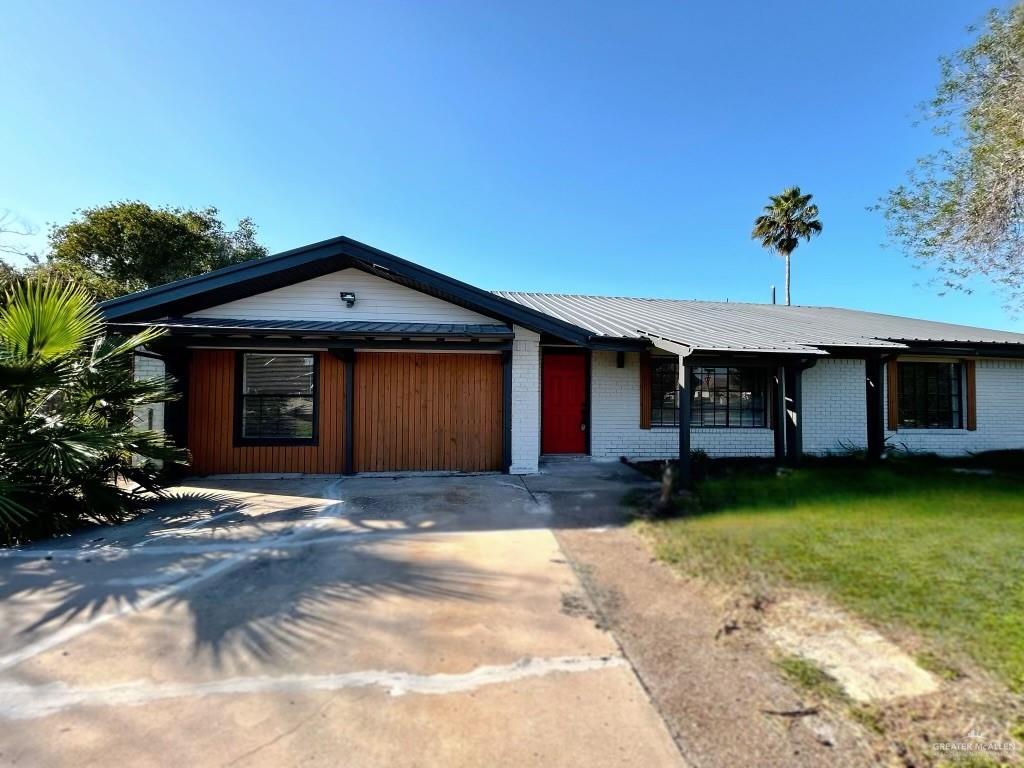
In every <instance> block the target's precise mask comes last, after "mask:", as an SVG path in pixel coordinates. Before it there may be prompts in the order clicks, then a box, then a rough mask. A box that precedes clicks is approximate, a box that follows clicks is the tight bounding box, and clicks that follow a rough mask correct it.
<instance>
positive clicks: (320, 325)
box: [113, 317, 513, 338]
mask: <svg viewBox="0 0 1024 768" xmlns="http://www.w3.org/2000/svg"><path fill="white" fill-rule="evenodd" d="M113 325H118V326H139V327H145V326H155V327H157V328H168V329H170V330H172V331H173V330H187V331H190V332H192V333H204V332H206V333H210V332H216V333H221V334H223V333H239V334H241V333H251V332H253V331H257V332H259V333H261V334H266V333H274V332H280V333H312V334H318V335H319V334H325V335H326V334H338V335H360V336H362V335H366V336H429V337H434V336H447V337H451V336H460V337H465V336H469V337H478V336H489V337H494V336H498V337H501V338H511V337H512V336H513V333H512V329H511V328H510V327H509V326H507V325H502V324H500V323H499V324H495V325H489V324H486V325H484V324H474V323H395V322H371V321H363V320H346V321H340V322H322V321H317V320H232V319H227V318H220V317H170V318H164V319H162V320H154V321H152V322H142V321H135V322H120V323H118V322H117V321H115V322H114V323H113Z"/></svg>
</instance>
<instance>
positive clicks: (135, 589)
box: [0, 463, 682, 768]
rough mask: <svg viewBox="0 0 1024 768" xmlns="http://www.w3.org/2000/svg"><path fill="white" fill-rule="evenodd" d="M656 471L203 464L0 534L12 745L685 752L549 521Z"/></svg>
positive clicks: (243, 761)
mask: <svg viewBox="0 0 1024 768" xmlns="http://www.w3.org/2000/svg"><path fill="white" fill-rule="evenodd" d="M642 482H644V481H643V480H642V479H641V478H640V477H639V476H638V475H635V474H634V473H632V471H631V470H629V469H626V468H623V467H620V466H618V465H591V464H579V463H567V464H556V465H552V466H551V467H550V468H549V471H548V472H547V473H546V474H544V475H540V476H533V477H528V478H525V479H524V478H514V477H508V476H501V475H486V476H474V477H429V478H426V477H406V478H381V477H372V478H371V477H366V478H351V479H343V480H338V479H299V480H252V479H250V480H220V481H216V482H214V481H204V482H195V483H190V484H189V485H187V486H184V487H181V488H178V489H175V491H174V493H175V496H176V498H175V499H174V500H173V501H170V502H166V503H163V504H161V505H160V506H159V507H158V508H157V509H156V510H155V511H154V512H153V513H152V514H150V515H147V516H146V517H145V518H142V519H140V520H138V521H136V522H134V523H131V524H128V525H124V526H120V527H117V528H109V529H104V530H102V531H100V532H92V533H90V534H89V535H88V536H83V537H78V538H75V539H62V540H60V541H58V542H51V546H49V547H48V546H47V545H46V544H43V545H36V546H33V547H31V548H28V549H23V550H14V551H5V552H0V626H3V627H4V629H5V631H4V632H3V633H2V635H0V764H3V765H8V764H17V765H28V766H44V765H45V766H62V765H67V766H72V765H73V766H87V765H93V764H97V765H100V764H102V765H131V766H149V765H152V766H165V765H176V766H228V765H236V766H257V765H259V766H275V767H276V766H284V765H299V764H301V765H323V766H332V767H333V766H342V765H344V766H351V767H353V768H355V767H356V766H435V765H436V766H483V765H487V766H497V765H508V766H523V765H544V766H578V765H590V766H611V765H615V766H634V765H642V766H645V767H647V768H657V767H658V766H678V765H681V764H682V761H681V758H680V756H679V753H678V751H677V749H676V747H675V744H674V743H673V741H672V739H671V737H670V736H669V733H668V731H667V729H666V728H665V725H664V723H663V722H662V719H661V718H660V716H659V715H658V713H657V712H656V711H655V709H654V707H653V705H652V704H651V703H650V701H649V699H648V697H647V695H646V694H645V692H644V690H643V689H642V688H641V686H640V684H639V683H638V681H637V678H636V676H635V674H634V671H633V669H632V668H631V666H630V665H629V663H628V662H627V661H626V660H625V659H624V658H623V657H622V656H621V653H620V650H619V648H618V646H617V645H616V643H615V641H614V639H613V637H612V636H611V635H610V634H608V633H607V632H606V631H604V630H603V629H600V628H598V626H596V622H595V617H594V616H593V614H592V612H591V611H592V608H591V606H590V605H589V602H588V600H587V598H586V597H585V595H584V593H583V591H582V589H581V587H580V584H579V582H578V580H577V578H576V576H575V574H574V573H573V571H572V569H571V568H570V567H569V565H568V564H567V563H566V560H565V558H564V557H563V556H562V553H561V551H560V549H559V546H558V543H557V541H556V540H555V537H554V536H553V534H552V532H551V526H552V525H559V526H579V527H592V526H595V525H603V524H608V523H613V522H614V521H616V520H617V519H618V516H619V514H620V510H619V507H618V501H619V499H620V498H621V497H622V495H623V494H624V493H625V492H626V490H627V489H628V488H629V487H630V485H632V484H638V483H642Z"/></svg>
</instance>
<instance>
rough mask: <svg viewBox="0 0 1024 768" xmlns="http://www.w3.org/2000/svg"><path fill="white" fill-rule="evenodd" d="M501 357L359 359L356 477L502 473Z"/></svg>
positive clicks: (389, 355)
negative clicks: (392, 473) (425, 472)
mask: <svg viewBox="0 0 1024 768" xmlns="http://www.w3.org/2000/svg"><path fill="white" fill-rule="evenodd" d="M501 408H502V361H501V356H500V355H486V354H475V355H474V354H425V353H405V352H360V353H358V355H357V358H356V368H355V434H354V440H353V442H354V446H353V458H354V464H355V470H356V471H357V472H388V471H401V470H455V471H463V472H479V471H486V470H500V469H501V446H502V427H503V425H502V410H501Z"/></svg>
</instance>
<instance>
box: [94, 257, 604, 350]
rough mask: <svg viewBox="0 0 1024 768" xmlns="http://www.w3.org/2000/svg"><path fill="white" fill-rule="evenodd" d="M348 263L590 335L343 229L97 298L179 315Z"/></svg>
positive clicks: (485, 309) (519, 319) (512, 317)
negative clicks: (312, 240)
mask: <svg viewBox="0 0 1024 768" xmlns="http://www.w3.org/2000/svg"><path fill="white" fill-rule="evenodd" d="M348 267H355V268H356V269H361V270H363V271H365V272H369V273H370V274H373V275H376V276H378V277H381V278H384V279H385V280H390V281H392V282H395V283H398V284H399V285H404V286H406V287H408V288H412V289H414V290H417V291H420V292H422V293H426V294H429V295H431V296H435V297H437V298H439V299H442V300H444V301H447V302H450V303H452V304H456V305H458V306H460V307H466V308H467V309H471V310H473V311H474V312H479V313H480V314H482V315H486V316H487V317H492V318H494V319H495V320H496V321H498V322H506V323H515V324H517V325H521V326H523V327H525V328H529V329H530V330H532V331H536V332H538V333H546V334H550V335H552V336H555V337H557V338H560V339H564V340H565V341H568V342H571V343H573V344H582V345H586V344H587V343H588V342H589V341H590V339H589V336H588V334H587V332H586V331H585V330H584V329H583V328H577V327H576V326H574V325H571V324H569V323H566V322H563V321H561V320H558V319H556V318H554V317H552V316H551V315H547V314H544V313H541V312H536V311H534V310H532V309H530V308H529V307H527V306H526V305H524V304H520V303H518V302H514V301H507V300H506V299H503V298H501V297H500V296H498V295H496V294H494V293H492V292H490V291H485V290H483V289H482V288H477V287H476V286H474V285H469V284H468V283H464V282H462V281H461V280H456V279H455V278H452V277H449V276H448V275H443V274H441V273H440V272H436V271H434V270H432V269H428V268H426V267H423V266H420V265H419V264H415V263H413V262H411V261H407V260H406V259H402V258H399V257H398V256H395V255H393V254H390V253H387V252H385V251H382V250H380V249H378V248H372V247H370V246H369V245H366V244H364V243H360V242H358V241H356V240H352V239H351V238H348V237H335V238H331V239H330V240H324V241H322V242H319V243H312V244H311V245H305V246H303V247H301V248H294V249H292V250H290V251H285V252H283V253H278V254H274V255H273V256H266V257H264V258H262V259H252V260H250V261H246V262H242V263H240V264H232V265H231V266H228V267H223V268H221V269H215V270H213V271H212V272H206V273H205V274H202V275H196V276H195V277H187V278H184V279H182V280H175V281H174V282H171V283H165V284H164V285H158V286H155V287H153V288H149V289H147V290H144V291H138V292H136V293H130V294H128V295H127V296H120V297H118V298H116V299H110V300H109V301H104V302H102V303H101V304H100V310H101V312H102V313H103V316H104V318H105V319H106V320H107V321H108V322H111V323H116V322H118V321H121V322H135V321H151V322H152V321H156V320H158V319H159V318H163V317H181V316H184V315H189V314H192V313H194V312H196V311H197V310H200V309H203V308H206V307H212V306H216V305H218V304H224V303H226V302H229V301H235V300H236V299H241V298H245V297H246V296H253V295H255V294H258V293H263V292H265V291H270V290H273V289H275V288H281V287H283V286H286V285H293V284H295V283H299V282H302V281H303V280H309V279H311V278H314V277H319V276H320V275H325V274H329V273H331V272H336V271H338V270H340V269H346V268H348Z"/></svg>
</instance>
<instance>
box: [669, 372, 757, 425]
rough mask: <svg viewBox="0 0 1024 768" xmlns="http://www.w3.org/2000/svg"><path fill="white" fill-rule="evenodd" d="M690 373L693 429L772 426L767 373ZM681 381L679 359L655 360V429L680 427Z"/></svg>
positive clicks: (691, 423)
mask: <svg viewBox="0 0 1024 768" xmlns="http://www.w3.org/2000/svg"><path fill="white" fill-rule="evenodd" d="M690 370H691V373H690V392H691V399H690V425H691V426H693V427H767V426H768V407H767V403H768V371H767V370H766V369H764V368H756V367H738V368H737V367H732V368H729V367H709V366H695V367H693V368H691V369H690ZM678 381H679V361H678V360H677V359H676V358H672V357H653V358H651V426H656V427H678V426H679V408H678V406H677V403H676V399H677V396H678V391H679V390H678V387H679V384H678Z"/></svg>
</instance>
